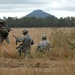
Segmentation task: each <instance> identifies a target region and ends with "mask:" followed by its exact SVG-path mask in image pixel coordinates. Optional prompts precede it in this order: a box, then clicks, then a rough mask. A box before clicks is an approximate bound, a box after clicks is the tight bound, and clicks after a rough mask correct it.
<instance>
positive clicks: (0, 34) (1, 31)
mask: <svg viewBox="0 0 75 75" xmlns="http://www.w3.org/2000/svg"><path fill="white" fill-rule="evenodd" d="M9 31H11V29H9V28H8V26H7V24H6V20H0V44H2V43H3V41H4V40H5V41H6V42H7V43H8V44H9V43H10V41H9V37H8V34H9Z"/></svg>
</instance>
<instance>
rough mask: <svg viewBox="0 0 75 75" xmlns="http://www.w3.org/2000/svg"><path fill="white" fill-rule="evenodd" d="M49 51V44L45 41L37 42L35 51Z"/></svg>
mask: <svg viewBox="0 0 75 75" xmlns="http://www.w3.org/2000/svg"><path fill="white" fill-rule="evenodd" d="M46 49H47V50H49V49H50V43H49V42H48V41H47V40H43V41H41V42H39V44H38V46H37V50H46Z"/></svg>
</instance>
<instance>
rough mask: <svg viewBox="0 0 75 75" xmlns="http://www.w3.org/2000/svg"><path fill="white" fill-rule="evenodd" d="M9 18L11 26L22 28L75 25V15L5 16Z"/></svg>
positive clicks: (8, 21) (8, 22)
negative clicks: (42, 16)
mask: <svg viewBox="0 0 75 75" xmlns="http://www.w3.org/2000/svg"><path fill="white" fill-rule="evenodd" d="M4 18H5V19H6V20H7V24H8V26H9V27H13V28H22V27H74V26H75V17H65V18H63V17H61V18H59V19H58V18H56V17H54V16H47V17H45V18H36V17H33V16H32V17H22V18H17V17H8V18H6V17H4Z"/></svg>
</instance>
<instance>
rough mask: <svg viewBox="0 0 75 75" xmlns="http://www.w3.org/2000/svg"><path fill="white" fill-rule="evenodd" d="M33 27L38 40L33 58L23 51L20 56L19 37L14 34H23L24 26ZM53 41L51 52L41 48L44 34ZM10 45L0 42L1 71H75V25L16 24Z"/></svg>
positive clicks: (44, 74) (36, 74) (50, 74)
mask: <svg viewBox="0 0 75 75" xmlns="http://www.w3.org/2000/svg"><path fill="white" fill-rule="evenodd" d="M23 29H26V30H28V31H29V35H31V37H32V38H33V40H34V43H35V44H34V45H33V46H32V47H31V56H32V57H31V58H29V57H26V58H24V55H23V54H22V57H21V58H19V57H18V53H17V50H16V47H17V46H18V45H19V43H18V45H16V42H15V41H16V40H15V38H14V37H13V36H12V35H15V36H17V37H21V36H23V35H22V30H23ZM43 34H45V35H46V36H47V40H48V41H49V42H50V44H51V49H50V51H49V52H46V53H44V54H41V53H39V52H37V50H36V48H37V44H38V42H40V41H41V37H42V35H43ZM9 39H10V45H8V44H7V43H6V41H4V42H3V44H2V45H1V46H0V75H13V74H14V75H31V74H32V75H60V74H61V75H75V28H13V31H11V32H10V33H9Z"/></svg>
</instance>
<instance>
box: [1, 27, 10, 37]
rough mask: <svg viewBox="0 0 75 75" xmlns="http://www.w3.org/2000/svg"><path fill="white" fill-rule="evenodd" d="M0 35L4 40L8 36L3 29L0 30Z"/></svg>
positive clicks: (6, 31)
mask: <svg viewBox="0 0 75 75" xmlns="http://www.w3.org/2000/svg"><path fill="white" fill-rule="evenodd" d="M0 33H1V36H2V37H4V38H6V37H7V36H8V34H9V32H8V30H7V29H6V28H5V27H3V28H1V29H0Z"/></svg>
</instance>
